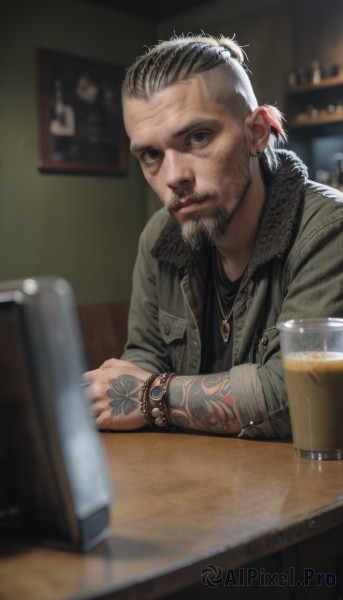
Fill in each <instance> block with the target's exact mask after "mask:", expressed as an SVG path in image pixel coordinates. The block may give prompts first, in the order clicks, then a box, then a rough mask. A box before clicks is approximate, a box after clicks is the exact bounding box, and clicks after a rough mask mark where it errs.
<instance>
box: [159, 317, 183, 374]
mask: <svg viewBox="0 0 343 600" xmlns="http://www.w3.org/2000/svg"><path fill="white" fill-rule="evenodd" d="M158 318H159V326H160V331H161V337H162V339H163V341H164V343H165V344H166V346H167V350H168V353H169V356H170V361H171V364H172V368H173V370H174V371H176V372H180V369H181V365H182V360H183V355H184V351H185V345H186V329H187V321H186V319H181V318H180V317H176V316H174V315H171V314H169V313H166V312H164V311H163V310H161V309H160V310H159V315H158Z"/></svg>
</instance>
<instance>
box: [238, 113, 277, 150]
mask: <svg viewBox="0 0 343 600" xmlns="http://www.w3.org/2000/svg"><path fill="white" fill-rule="evenodd" d="M244 127H245V129H246V134H247V140H248V147H249V152H250V155H251V156H257V154H256V151H257V150H260V152H263V150H264V149H265V148H266V146H267V145H268V142H269V136H270V132H271V124H270V120H269V116H268V113H267V111H266V110H265V109H264V108H263V107H258V108H256V109H255V110H254V111H253V112H252V113H250V114H249V115H247V117H246V118H245V121H244Z"/></svg>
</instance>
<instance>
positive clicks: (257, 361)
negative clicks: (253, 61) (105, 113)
mask: <svg viewBox="0 0 343 600" xmlns="http://www.w3.org/2000/svg"><path fill="white" fill-rule="evenodd" d="M243 58H244V57H243V53H242V50H241V48H240V47H239V46H238V45H237V44H236V42H235V41H233V40H231V39H228V38H219V39H215V38H212V37H208V36H200V37H197V36H194V37H193V36H192V37H184V38H183V37H182V38H173V39H172V40H170V41H169V42H162V43H160V44H158V45H157V46H156V47H154V48H152V49H151V50H150V51H148V52H147V53H146V54H145V55H144V56H142V57H140V58H139V59H137V61H136V63H135V64H134V65H133V66H132V67H131V68H130V69H129V70H128V72H127V75H126V78H125V81H124V84H123V91H122V97H123V113H124V121H125V126H126V130H127V133H128V136H129V138H130V142H131V151H132V153H133V155H134V156H135V157H136V158H137V159H138V160H139V162H140V164H141V167H142V170H143V174H144V176H145V178H146V180H147V182H148V183H149V184H150V185H151V187H152V188H153V189H154V191H155V192H156V193H157V195H158V196H159V198H160V200H161V202H162V204H163V205H164V209H163V210H162V212H159V213H157V214H155V215H154V216H153V217H152V219H151V220H150V222H149V223H148V225H147V226H146V228H145V230H144V231H143V233H142V236H141V239H140V244H139V251H138V257H137V261H136V266H135V270H134V277H133V293H132V299H131V307H130V318H129V335H128V342H127V345H126V348H125V352H124V355H123V357H122V360H115V359H110V360H108V361H106V362H105V363H104V365H102V366H101V367H100V368H99V369H97V370H95V371H92V372H90V373H88V379H89V380H90V383H91V384H92V385H91V393H92V398H93V411H94V416H95V418H96V423H97V426H98V428H99V429H113V430H132V429H140V428H143V427H145V426H146V425H147V423H149V424H150V425H157V426H160V427H166V428H168V427H169V426H176V427H185V428H189V429H194V430H199V431H207V432H212V433H220V434H236V435H237V434H238V435H240V436H242V437H287V436H289V435H290V422H289V415H288V405H287V397H286V392H285V385H284V380H283V372H282V364H281V357H280V345H279V334H278V330H277V322H278V321H284V320H287V319H296V318H304V317H330V316H335V317H343V242H342V227H343V205H342V202H343V197H342V195H340V194H339V193H338V192H336V191H335V190H333V189H331V188H327V187H323V186H320V185H318V184H315V183H313V182H310V181H308V179H307V170H306V167H305V166H304V165H303V164H302V162H301V161H300V160H299V158H298V157H297V156H296V155H295V154H293V153H291V152H286V151H281V150H276V149H275V145H276V143H277V141H280V140H281V141H282V140H283V139H285V134H284V131H283V128H282V118H281V115H280V113H279V112H278V111H277V110H276V109H275V108H273V107H271V106H267V105H265V106H261V107H260V106H258V104H257V100H256V98H255V95H254V92H253V89H252V86H251V83H250V80H249V78H248V76H247V74H246V72H245V70H244V68H243V66H242V65H243ZM151 374H152V375H151ZM172 374H174V375H172Z"/></svg>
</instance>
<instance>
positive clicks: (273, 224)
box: [152, 150, 308, 277]
mask: <svg viewBox="0 0 343 600" xmlns="http://www.w3.org/2000/svg"><path fill="white" fill-rule="evenodd" d="M276 153H277V156H278V160H279V166H278V169H277V170H276V172H275V173H274V175H273V177H272V178H271V180H270V183H269V185H268V192H267V197H266V202H265V205H264V210H263V214H262V217H261V221H260V225H259V228H258V231H257V236H256V241H255V246H254V251H253V253H252V256H251V259H250V261H249V265H248V274H249V276H250V277H251V276H252V275H253V273H254V272H256V271H258V270H260V269H262V268H263V267H264V266H265V265H266V264H267V263H269V262H270V261H271V260H273V259H274V258H279V259H280V258H281V257H282V256H284V254H285V253H286V252H287V250H288V248H289V246H290V245H291V243H292V240H293V237H294V234H295V230H296V226H297V222H298V216H299V213H300V210H301V207H302V203H303V198H304V192H305V186H306V182H307V176H308V174H307V169H306V167H305V165H304V164H303V162H302V161H301V160H300V159H299V158H298V157H297V156H296V154H294V152H290V151H287V150H277V151H276ZM208 249H209V246H207V247H206V246H205V247H204V248H202V249H201V250H196V251H194V250H191V249H190V247H189V246H188V245H187V244H186V243H185V242H184V241H183V239H182V237H181V233H180V228H179V225H178V224H177V223H176V222H175V221H174V220H173V219H170V220H169V221H168V223H167V225H166V226H165V227H164V229H163V230H162V232H161V235H160V236H159V238H158V239H157V240H156V243H155V245H154V247H153V249H152V255H153V256H154V258H156V259H157V260H159V261H160V262H164V263H168V264H170V265H173V266H174V267H176V268H178V269H185V268H189V267H194V266H195V265H197V264H198V263H199V261H200V260H201V259H202V258H203V256H204V254H207V252H208Z"/></svg>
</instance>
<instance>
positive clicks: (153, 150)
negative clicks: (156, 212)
mask: <svg viewBox="0 0 343 600" xmlns="http://www.w3.org/2000/svg"><path fill="white" fill-rule="evenodd" d="M124 121H125V126H126V130H127V133H128V135H129V138H130V141H131V149H132V153H133V154H134V156H136V157H137V158H138V160H139V162H140V164H141V167H142V170H143V173H144V176H145V178H146V180H147V182H148V183H149V184H150V185H151V187H152V188H153V190H154V191H155V192H156V194H157V195H158V197H159V198H160V200H161V201H162V203H163V204H164V206H165V207H167V208H168V210H169V213H170V214H171V215H172V216H173V217H174V218H175V219H176V221H177V222H178V223H179V225H180V226H181V230H182V233H183V236H184V238H185V239H186V241H188V242H189V243H191V245H192V246H197V245H199V243H200V242H201V239H202V237H203V236H205V237H207V238H208V239H210V241H211V242H213V243H214V242H216V241H217V239H219V238H220V237H221V236H222V235H223V234H224V233H225V232H226V230H227V228H228V225H229V223H230V221H231V218H232V216H233V214H234V212H235V211H236V209H237V208H238V206H239V205H240V203H241V200H243V198H244V196H245V194H246V192H247V190H248V188H249V185H250V169H249V152H248V146H247V141H246V137H245V132H244V128H243V125H239V124H238V122H237V120H235V119H234V117H233V116H232V114H231V112H230V110H229V108H228V107H227V106H225V105H224V104H220V103H218V102H216V101H215V100H214V99H212V98H211V96H210V95H209V93H208V88H207V86H206V83H205V80H204V78H203V77H202V76H201V75H197V76H194V77H192V78H190V79H189V80H187V81H182V82H178V83H177V84H175V85H172V86H170V87H167V88H165V89H164V90H162V91H160V92H158V93H157V94H155V95H154V96H152V98H150V99H149V100H142V99H126V100H125V102H124Z"/></svg>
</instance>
